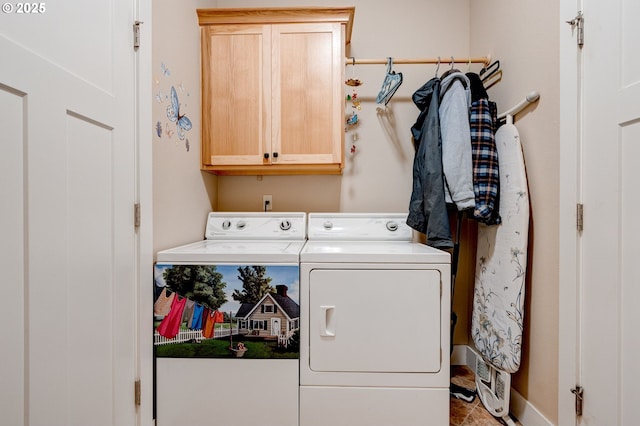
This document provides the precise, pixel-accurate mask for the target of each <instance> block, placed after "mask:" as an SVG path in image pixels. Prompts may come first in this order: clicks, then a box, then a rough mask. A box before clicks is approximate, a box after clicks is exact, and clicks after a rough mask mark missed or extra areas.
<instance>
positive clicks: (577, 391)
mask: <svg viewBox="0 0 640 426" xmlns="http://www.w3.org/2000/svg"><path fill="white" fill-rule="evenodd" d="M571 393H572V394H574V395H575V397H576V416H581V415H582V408H583V407H582V405H583V403H584V396H583V394H584V389H582V386H578V385H576V387H575V388H573V389H571Z"/></svg>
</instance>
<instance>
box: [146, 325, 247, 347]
mask: <svg viewBox="0 0 640 426" xmlns="http://www.w3.org/2000/svg"><path fill="white" fill-rule="evenodd" d="M231 333H233V335H234V336H235V335H236V334H238V328H237V327H236V328H233V329H229V328H218V329H216V330H215V331H214V332H213V338H214V339H219V338H221V337H229V335H230V334H231ZM205 339H206V338H205V337H204V336H203V335H202V330H180V331H179V332H178V334H177V335H176V337H174V338H173V339H168V338H166V337H164V336H161V335H160V333H158V332H157V331H156V332H154V334H153V344H154V345H156V346H157V345H168V344H171V343H182V342H188V341H189V340H205Z"/></svg>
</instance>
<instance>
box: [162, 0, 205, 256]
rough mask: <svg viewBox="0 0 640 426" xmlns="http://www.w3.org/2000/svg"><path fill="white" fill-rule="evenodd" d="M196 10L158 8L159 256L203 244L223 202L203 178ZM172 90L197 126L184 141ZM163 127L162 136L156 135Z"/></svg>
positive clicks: (169, 3) (189, 0) (168, 2)
mask: <svg viewBox="0 0 640 426" xmlns="http://www.w3.org/2000/svg"><path fill="white" fill-rule="evenodd" d="M195 9H196V1H194V0H185V1H179V2H177V1H175V0H154V2H153V64H152V71H153V96H154V97H153V101H152V102H153V123H150V124H149V131H152V132H153V239H154V242H153V247H154V253H155V252H157V251H158V250H162V249H166V248H169V247H174V246H177V245H180V244H186V243H189V242H192V241H196V240H198V239H202V238H203V236H204V224H205V220H206V217H207V213H208V212H209V211H211V206H212V205H215V204H216V202H217V201H216V196H215V194H216V178H215V177H214V176H212V175H210V174H208V173H202V172H200V29H199V27H198V18H197V16H196V13H195ZM162 64H164V65H165V67H166V68H167V69H168V72H164V70H163V68H162ZM171 86H174V87H175V89H176V93H177V94H178V99H179V101H180V104H181V105H180V114H185V115H186V116H187V117H188V118H189V119H190V120H191V122H192V124H193V128H192V129H191V130H189V131H188V132H185V138H184V140H180V139H179V138H178V135H177V131H176V129H177V128H176V125H175V123H172V122H171V121H170V120H169V119H168V118H167V106H168V105H169V104H170V101H169V99H168V97H169V96H170V89H171ZM158 96H159V99H160V101H159V100H158ZM158 121H159V122H160V124H161V126H162V134H161V136H158V134H157V133H156V128H155V127H156V123H157V122H158ZM167 129H168V132H167ZM187 141H188V142H189V149H188V150H187Z"/></svg>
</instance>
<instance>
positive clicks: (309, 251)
mask: <svg viewBox="0 0 640 426" xmlns="http://www.w3.org/2000/svg"><path fill="white" fill-rule="evenodd" d="M300 261H301V262H304V263H314V262H321V263H355V262H357V263H366V262H376V263H440V264H442V263H450V262H451V256H450V255H449V253H447V252H445V251H442V250H438V249H436V248H433V247H430V246H428V245H426V244H422V243H416V242H411V241H322V240H321V241H311V240H309V241H307V243H306V244H305V246H304V248H303V249H302V252H301V253H300Z"/></svg>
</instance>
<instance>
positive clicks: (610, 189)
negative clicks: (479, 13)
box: [564, 0, 640, 426]
mask: <svg viewBox="0 0 640 426" xmlns="http://www.w3.org/2000/svg"><path fill="white" fill-rule="evenodd" d="M583 11H584V16H585V45H584V48H583V53H582V55H583V64H584V65H583V66H584V68H583V76H584V79H583V86H582V87H583V90H582V93H581V94H582V101H583V113H582V118H581V122H582V145H581V153H582V154H581V167H580V168H579V170H580V175H579V182H580V183H581V186H582V194H581V196H582V203H583V204H584V231H583V232H582V234H581V236H580V237H579V243H578V253H579V256H580V257H579V261H578V269H577V275H578V283H579V285H578V289H579V291H578V318H579V319H578V333H577V334H578V336H577V347H578V349H577V351H578V354H577V355H578V367H579V370H578V384H580V385H582V387H583V389H584V410H583V415H582V417H580V418H579V419H578V424H581V425H593V426H596V425H605V424H606V425H631V424H636V423H637V411H636V407H637V396H638V392H637V388H636V386H637V383H638V382H639V381H640V367H639V365H638V362H637V359H636V357H637V354H638V353H640V339H639V338H638V336H639V334H638V330H637V326H638V324H640V309H639V308H638V306H640V274H639V273H638V270H637V269H636V268H637V265H638V259H640V245H639V244H638V237H639V236H640V222H639V221H638V218H637V213H638V210H639V209H640V190H639V189H638V185H639V184H640V167H639V165H638V161H640V57H639V56H638V45H640V29H639V27H638V25H637V18H638V16H640V2H638V1H636V0H611V1H607V2H602V1H598V0H584V1H583ZM564 391H565V392H566V390H564Z"/></svg>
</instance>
